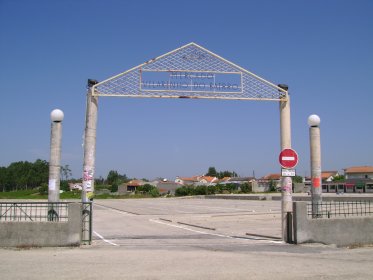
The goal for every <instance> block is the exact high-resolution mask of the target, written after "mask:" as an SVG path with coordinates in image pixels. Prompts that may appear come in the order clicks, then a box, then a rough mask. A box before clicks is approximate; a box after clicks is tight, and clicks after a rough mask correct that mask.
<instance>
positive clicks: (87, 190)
mask: <svg viewBox="0 0 373 280" xmlns="http://www.w3.org/2000/svg"><path fill="white" fill-rule="evenodd" d="M92 93H93V88H92V87H91V88H90V89H89V91H88V93H87V107H86V120H85V122H86V123H85V132H84V161H83V188H82V201H83V202H87V201H88V200H89V198H91V197H92V196H93V192H94V182H95V177H94V175H95V157H96V128H97V109H98V97H97V96H93V95H92Z"/></svg>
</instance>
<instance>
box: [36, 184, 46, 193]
mask: <svg viewBox="0 0 373 280" xmlns="http://www.w3.org/2000/svg"><path fill="white" fill-rule="evenodd" d="M38 191H39V194H41V195H46V194H48V184H47V183H42V184H41V185H40V187H39V188H38Z"/></svg>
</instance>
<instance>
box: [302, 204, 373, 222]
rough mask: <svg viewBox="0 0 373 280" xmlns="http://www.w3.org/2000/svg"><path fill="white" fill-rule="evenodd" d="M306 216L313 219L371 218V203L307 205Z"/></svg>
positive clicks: (372, 208)
mask: <svg viewBox="0 0 373 280" xmlns="http://www.w3.org/2000/svg"><path fill="white" fill-rule="evenodd" d="M307 215H308V216H309V217H312V218H313V219H320V218H326V219H328V218H348V217H364V216H372V217H373V201H330V202H322V203H316V204H315V203H309V204H308V205H307Z"/></svg>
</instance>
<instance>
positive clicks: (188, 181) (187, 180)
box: [175, 176, 199, 186]
mask: <svg viewBox="0 0 373 280" xmlns="http://www.w3.org/2000/svg"><path fill="white" fill-rule="evenodd" d="M198 177H199V176H194V177H176V179H175V183H177V184H180V185H183V186H186V185H194V184H195V183H198Z"/></svg>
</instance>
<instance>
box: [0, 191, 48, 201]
mask: <svg viewBox="0 0 373 280" xmlns="http://www.w3.org/2000/svg"><path fill="white" fill-rule="evenodd" d="M45 198H48V195H40V194H39V192H38V190H35V189H34V190H21V191H13V192H0V199H45Z"/></svg>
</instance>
